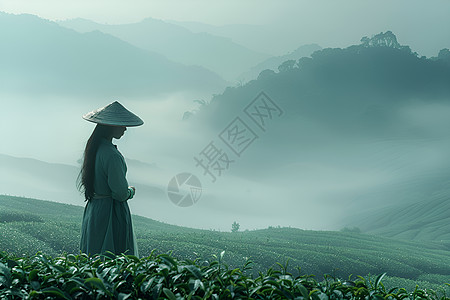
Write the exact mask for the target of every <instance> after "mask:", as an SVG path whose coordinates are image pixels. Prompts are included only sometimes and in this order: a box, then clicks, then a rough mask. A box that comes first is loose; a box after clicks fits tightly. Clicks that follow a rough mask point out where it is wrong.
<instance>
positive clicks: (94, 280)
mask: <svg viewBox="0 0 450 300" xmlns="http://www.w3.org/2000/svg"><path fill="white" fill-rule="evenodd" d="M84 283H85V284H90V285H91V286H92V287H96V288H99V289H101V290H102V291H105V292H106V287H105V285H104V284H103V282H102V281H101V280H100V279H98V278H96V277H92V278H88V279H86V280H85V281H84Z"/></svg>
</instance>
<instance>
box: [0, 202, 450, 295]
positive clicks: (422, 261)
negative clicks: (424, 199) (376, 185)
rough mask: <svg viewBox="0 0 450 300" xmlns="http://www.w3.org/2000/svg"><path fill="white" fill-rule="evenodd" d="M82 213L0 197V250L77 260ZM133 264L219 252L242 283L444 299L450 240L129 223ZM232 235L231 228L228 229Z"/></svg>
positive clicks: (204, 257)
mask: <svg viewBox="0 0 450 300" xmlns="http://www.w3.org/2000/svg"><path fill="white" fill-rule="evenodd" d="M82 214H83V207H79V206H73V205H66V204H61V203H54V202H49V201H42V200H36V199H28V198H20V197H13V196H6V195H3V196H0V251H2V252H3V253H4V254H3V255H6V256H8V255H10V256H12V257H15V258H18V257H32V256H33V255H35V254H36V253H37V252H41V253H43V254H45V255H48V256H51V257H57V256H60V255H68V254H74V255H79V241H80V229H81V218H82ZM133 222H134V228H135V232H136V236H137V239H138V247H139V257H142V258H146V257H149V256H150V255H151V253H153V254H152V255H153V256H154V257H156V256H158V255H167V254H169V255H170V256H171V257H175V258H177V259H179V260H183V261H191V262H192V261H196V262H198V263H200V262H201V263H202V264H205V265H209V264H210V263H211V262H213V261H215V260H216V259H217V257H218V256H219V255H220V254H221V253H223V254H222V255H223V257H222V259H221V263H223V264H224V265H226V266H228V267H229V268H230V269H234V268H243V266H244V265H245V264H246V263H247V262H248V261H251V262H252V263H251V269H249V270H247V271H246V272H247V273H248V276H253V278H257V277H258V276H260V274H266V273H267V272H268V270H270V269H271V268H272V269H276V268H278V269H280V268H281V267H280V264H281V265H282V266H283V268H284V272H285V273H290V274H292V276H294V277H295V276H307V275H310V274H313V275H315V279H316V280H318V281H321V280H323V279H324V278H325V277H329V276H331V277H333V278H345V279H348V280H355V279H356V278H357V277H356V276H357V275H361V276H365V277H367V276H368V278H371V277H373V279H374V280H375V276H377V275H379V274H383V273H386V276H385V277H384V278H383V282H384V285H385V286H386V288H394V287H403V288H405V289H407V290H412V291H413V290H414V289H415V287H416V284H418V285H419V286H420V287H426V288H431V289H433V290H435V291H438V290H442V291H445V292H447V294H450V291H449V286H447V285H445V283H450V241H440V242H426V243H424V242H418V241H407V240H397V239H391V238H383V237H379V236H375V235H366V234H360V233H356V232H334V231H309V230H301V229H296V228H279V227H269V228H267V229H260V230H252V231H243V232H218V231H211V230H200V229H192V228H186V227H180V226H174V225H169V224H164V223H161V222H157V221H155V220H151V219H148V218H144V217H140V216H133ZM230 228H231V224H230Z"/></svg>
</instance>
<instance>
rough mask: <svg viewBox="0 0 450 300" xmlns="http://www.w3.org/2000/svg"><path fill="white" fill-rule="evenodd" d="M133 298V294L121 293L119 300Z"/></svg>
mask: <svg viewBox="0 0 450 300" xmlns="http://www.w3.org/2000/svg"><path fill="white" fill-rule="evenodd" d="M130 297H131V294H125V293H119V295H118V296H117V299H118V300H125V299H128V298H130Z"/></svg>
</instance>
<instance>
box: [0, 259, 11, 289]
mask: <svg viewBox="0 0 450 300" xmlns="http://www.w3.org/2000/svg"><path fill="white" fill-rule="evenodd" d="M0 275H3V276H0V283H1V284H3V285H6V286H11V271H10V270H9V268H8V267H7V266H5V265H4V264H2V263H0Z"/></svg>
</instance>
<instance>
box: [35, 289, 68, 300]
mask: <svg viewBox="0 0 450 300" xmlns="http://www.w3.org/2000/svg"><path fill="white" fill-rule="evenodd" d="M41 292H42V293H43V294H47V295H52V296H56V297H58V298H61V299H67V300H70V299H71V298H69V297H67V296H66V295H65V294H64V292H63V291H61V290H60V289H59V288H57V287H54V286H51V287H48V288H45V289H43V290H41Z"/></svg>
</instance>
